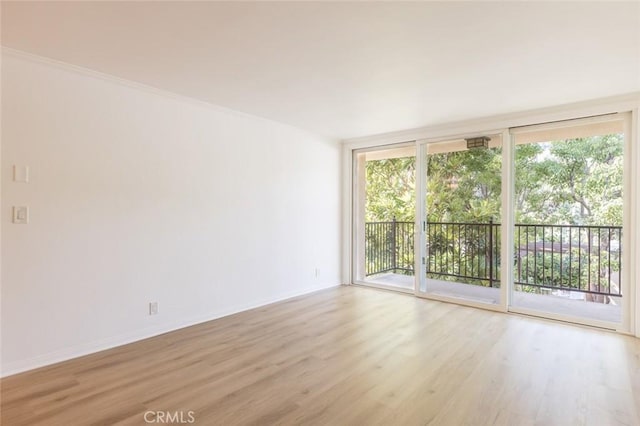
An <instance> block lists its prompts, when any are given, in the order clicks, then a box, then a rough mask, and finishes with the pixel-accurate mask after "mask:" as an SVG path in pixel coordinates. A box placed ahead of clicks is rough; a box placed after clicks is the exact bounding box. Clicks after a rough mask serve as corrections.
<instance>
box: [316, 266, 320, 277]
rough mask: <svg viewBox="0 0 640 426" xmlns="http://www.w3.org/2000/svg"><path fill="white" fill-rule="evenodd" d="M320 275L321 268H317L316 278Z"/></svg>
mask: <svg viewBox="0 0 640 426" xmlns="http://www.w3.org/2000/svg"><path fill="white" fill-rule="evenodd" d="M319 277H320V268H316V278H319Z"/></svg>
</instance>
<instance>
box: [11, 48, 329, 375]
mask: <svg viewBox="0 0 640 426" xmlns="http://www.w3.org/2000/svg"><path fill="white" fill-rule="evenodd" d="M2 59H3V63H2V66H3V68H2V124H3V127H2V206H3V209H2V228H3V230H2V293H1V296H2V309H1V313H2V318H1V319H2V327H1V332H2V335H1V338H2V373H3V375H7V374H12V373H15V372H18V371H22V370H26V369H30V368H34V367H37V366H40V365H45V364H49V363H52V362H55V361H59V360H63V359H68V358H70V357H74V356H78V355H81V354H84V353H88V352H92V351H96V350H100V349H103V348H107V347H111V346H115V345H118V344H122V343H125V342H128V341H132V340H136V339H140V338H143V337H146V336H150V335H154V334H158V333H160V332H164V331H168V330H171V329H174V328H178V327H182V326H185V325H188V324H192V323H196V322H200V321H204V320H207V319H211V318H215V317H219V316H222V315H225V314H228V313H231V312H235V311H239V310H243V309H246V308H249V307H252V306H256V305H260V304H265V303H268V302H271V301H275V300H278V299H282V298H286V297H289V296H293V295H297V294H301V293H305V292H309V291H312V290H315V289H319V288H323V287H327V286H332V285H337V284H339V281H340V274H339V267H340V193H339V191H340V187H339V179H340V163H339V161H340V148H339V146H338V145H337V143H336V142H334V141H331V140H327V139H324V138H321V137H319V136H315V135H312V134H309V133H306V132H303V131H301V130H298V129H295V128H291V127H288V126H285V125H282V124H278V123H274V122H271V121H267V120H263V119H260V118H256V117H251V116H247V115H244V114H240V113H236V112H233V111H228V110H224V109H222V108H217V107H213V106H209V105H205V104H202V103H198V102H196V101H191V100H188V99H184V98H179V97H177V96H173V95H170V94H166V93H161V92H157V91H154V90H152V89H146V88H143V87H140V86H137V85H135V84H129V83H126V82H122V81H118V80H116V79H111V78H109V77H105V76H100V75H98V74H94V73H91V72H84V71H81V70H77V69H74V68H72V67H70V66H62V65H57V64H54V63H50V62H48V61H44V60H38V59H35V58H31V57H28V56H26V55H22V54H19V53H16V52H8V51H6V50H5V51H4V52H3V57H2ZM14 164H18V165H28V166H29V167H30V171H31V182H30V183H27V184H25V183H15V182H13V181H12V166H13V165H14ZM14 205H26V206H29V208H30V223H29V224H28V225H14V224H12V223H11V206H14ZM316 268H319V269H320V274H319V277H316V274H315V269H316ZM149 301H158V302H159V306H160V313H159V315H157V316H149V315H148V302H149Z"/></svg>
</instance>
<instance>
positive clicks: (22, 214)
mask: <svg viewBox="0 0 640 426" xmlns="http://www.w3.org/2000/svg"><path fill="white" fill-rule="evenodd" d="M13 223H15V224H18V225H26V224H27V223H29V207H26V206H14V207H13Z"/></svg>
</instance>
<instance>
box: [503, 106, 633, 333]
mask: <svg viewBox="0 0 640 426" xmlns="http://www.w3.org/2000/svg"><path fill="white" fill-rule="evenodd" d="M513 140H514V142H515V165H514V167H515V200H514V201H515V229H514V241H515V254H514V257H515V266H514V289H513V292H512V294H511V307H512V310H522V311H525V312H531V313H539V314H541V315H544V316H552V317H558V318H561V319H562V318H568V319H576V320H578V321H580V320H588V321H598V322H606V323H620V322H621V321H622V306H623V304H622V298H623V297H624V295H623V293H622V266H623V265H622V249H623V246H622V233H623V228H622V225H623V168H624V161H623V159H624V158H623V157H624V120H622V119H620V118H618V119H614V120H611V119H605V118H600V119H598V118H595V119H586V120H576V121H574V122H573V123H571V122H569V123H561V124H550V125H548V126H536V127H533V128H529V129H527V128H523V129H514V131H513Z"/></svg>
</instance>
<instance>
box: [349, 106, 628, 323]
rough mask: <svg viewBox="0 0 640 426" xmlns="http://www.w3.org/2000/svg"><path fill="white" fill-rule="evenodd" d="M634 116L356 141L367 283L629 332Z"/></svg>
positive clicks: (359, 251) (358, 238) (361, 272)
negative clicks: (383, 143) (395, 141)
mask: <svg viewBox="0 0 640 426" xmlns="http://www.w3.org/2000/svg"><path fill="white" fill-rule="evenodd" d="M629 115H630V114H612V115H608V116H599V117H591V118H587V119H577V120H568V121H562V122H556V123H549V124H544V125H535V126H526V127H520V128H512V129H509V130H502V131H499V132H498V131H493V132H491V131H490V132H478V133H477V134H470V135H466V136H465V137H460V138H450V139H440V140H433V141H431V140H428V141H427V140H421V141H415V142H408V143H406V144H402V145H395V146H387V147H383V148H376V149H365V150H359V151H354V157H353V158H354V169H353V170H354V189H353V191H354V192H353V193H354V195H355V196H354V206H353V211H354V231H355V232H354V240H353V245H354V257H353V264H354V268H353V271H354V277H353V281H354V282H355V283H359V284H366V285H371V286H376V287H384V288H389V289H395V290H399V291H404V292H410V293H413V294H416V295H418V296H420V297H426V298H431V299H437V300H443V301H450V302H456V303H461V304H466V305H472V306H481V307H485V308H489V309H494V310H501V311H513V312H518V313H522V314H528V315H536V316H543V317H547V318H552V319H560V320H565V321H571V322H579V323H584V324H589V325H596V326H601V327H607V328H613V329H618V330H629V329H630V325H629V324H630V323H631V315H630V311H631V307H632V306H631V303H632V302H630V298H629V297H628V295H629V293H630V284H631V280H630V279H629V276H630V273H629V272H628V270H627V269H626V268H628V265H629V258H630V257H629V252H628V250H627V249H626V248H627V247H629V246H630V244H629V241H630V239H629V238H628V236H627V234H626V229H628V226H629V223H630V221H631V215H630V211H629V210H630V209H629V206H630V201H629V197H628V196H627V194H628V193H629V188H630V185H631V174H630V173H629V170H630V167H629V165H630V164H631V163H630V159H629V152H630V147H629V145H630V144H629V140H628V138H629V133H630V126H631V125H630V119H629Z"/></svg>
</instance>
